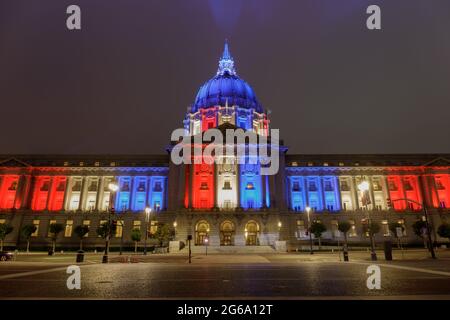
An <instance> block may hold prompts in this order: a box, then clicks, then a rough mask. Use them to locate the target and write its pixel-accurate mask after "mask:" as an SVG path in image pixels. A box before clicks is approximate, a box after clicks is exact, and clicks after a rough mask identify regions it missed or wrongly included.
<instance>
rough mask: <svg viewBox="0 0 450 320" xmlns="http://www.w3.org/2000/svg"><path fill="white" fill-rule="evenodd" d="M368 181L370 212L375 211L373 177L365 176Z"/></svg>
mask: <svg viewBox="0 0 450 320" xmlns="http://www.w3.org/2000/svg"><path fill="white" fill-rule="evenodd" d="M367 178H368V179H367V180H369V191H370V198H371V199H370V202H372V210H375V193H374V192H373V176H367Z"/></svg>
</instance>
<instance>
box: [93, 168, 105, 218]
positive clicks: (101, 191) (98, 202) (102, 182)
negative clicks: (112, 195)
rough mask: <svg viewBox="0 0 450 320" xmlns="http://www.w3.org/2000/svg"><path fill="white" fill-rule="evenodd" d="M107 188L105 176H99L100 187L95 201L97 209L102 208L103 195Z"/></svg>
mask: <svg viewBox="0 0 450 320" xmlns="http://www.w3.org/2000/svg"><path fill="white" fill-rule="evenodd" d="M104 189H105V177H102V176H99V177H98V189H97V199H96V201H95V210H97V211H100V210H101V209H102V203H103V196H104V193H105V192H104Z"/></svg>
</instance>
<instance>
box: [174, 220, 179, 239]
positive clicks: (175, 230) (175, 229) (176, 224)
mask: <svg viewBox="0 0 450 320" xmlns="http://www.w3.org/2000/svg"><path fill="white" fill-rule="evenodd" d="M177 226H178V223H177V222H176V221H174V222H173V230H174V233H173V237H174V239H173V240H176V238H177Z"/></svg>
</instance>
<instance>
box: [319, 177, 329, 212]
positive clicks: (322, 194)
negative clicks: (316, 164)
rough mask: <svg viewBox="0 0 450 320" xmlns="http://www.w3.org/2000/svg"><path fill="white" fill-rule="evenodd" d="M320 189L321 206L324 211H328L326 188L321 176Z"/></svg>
mask: <svg viewBox="0 0 450 320" xmlns="http://www.w3.org/2000/svg"><path fill="white" fill-rule="evenodd" d="M318 187H319V188H320V190H319V192H320V198H321V202H322V203H321V205H322V208H323V210H328V208H327V202H326V201H325V188H324V184H323V177H322V176H319V186H318Z"/></svg>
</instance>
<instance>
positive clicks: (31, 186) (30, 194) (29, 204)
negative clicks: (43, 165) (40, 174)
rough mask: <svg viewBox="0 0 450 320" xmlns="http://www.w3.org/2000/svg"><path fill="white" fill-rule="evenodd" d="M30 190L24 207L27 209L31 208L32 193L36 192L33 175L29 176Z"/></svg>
mask: <svg viewBox="0 0 450 320" xmlns="http://www.w3.org/2000/svg"><path fill="white" fill-rule="evenodd" d="M30 180H31V181H30V192H29V196H28V199H27V204H26V207H27V208H29V209H32V208H33V200H34V194H35V192H36V177H35V176H31V179H30Z"/></svg>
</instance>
